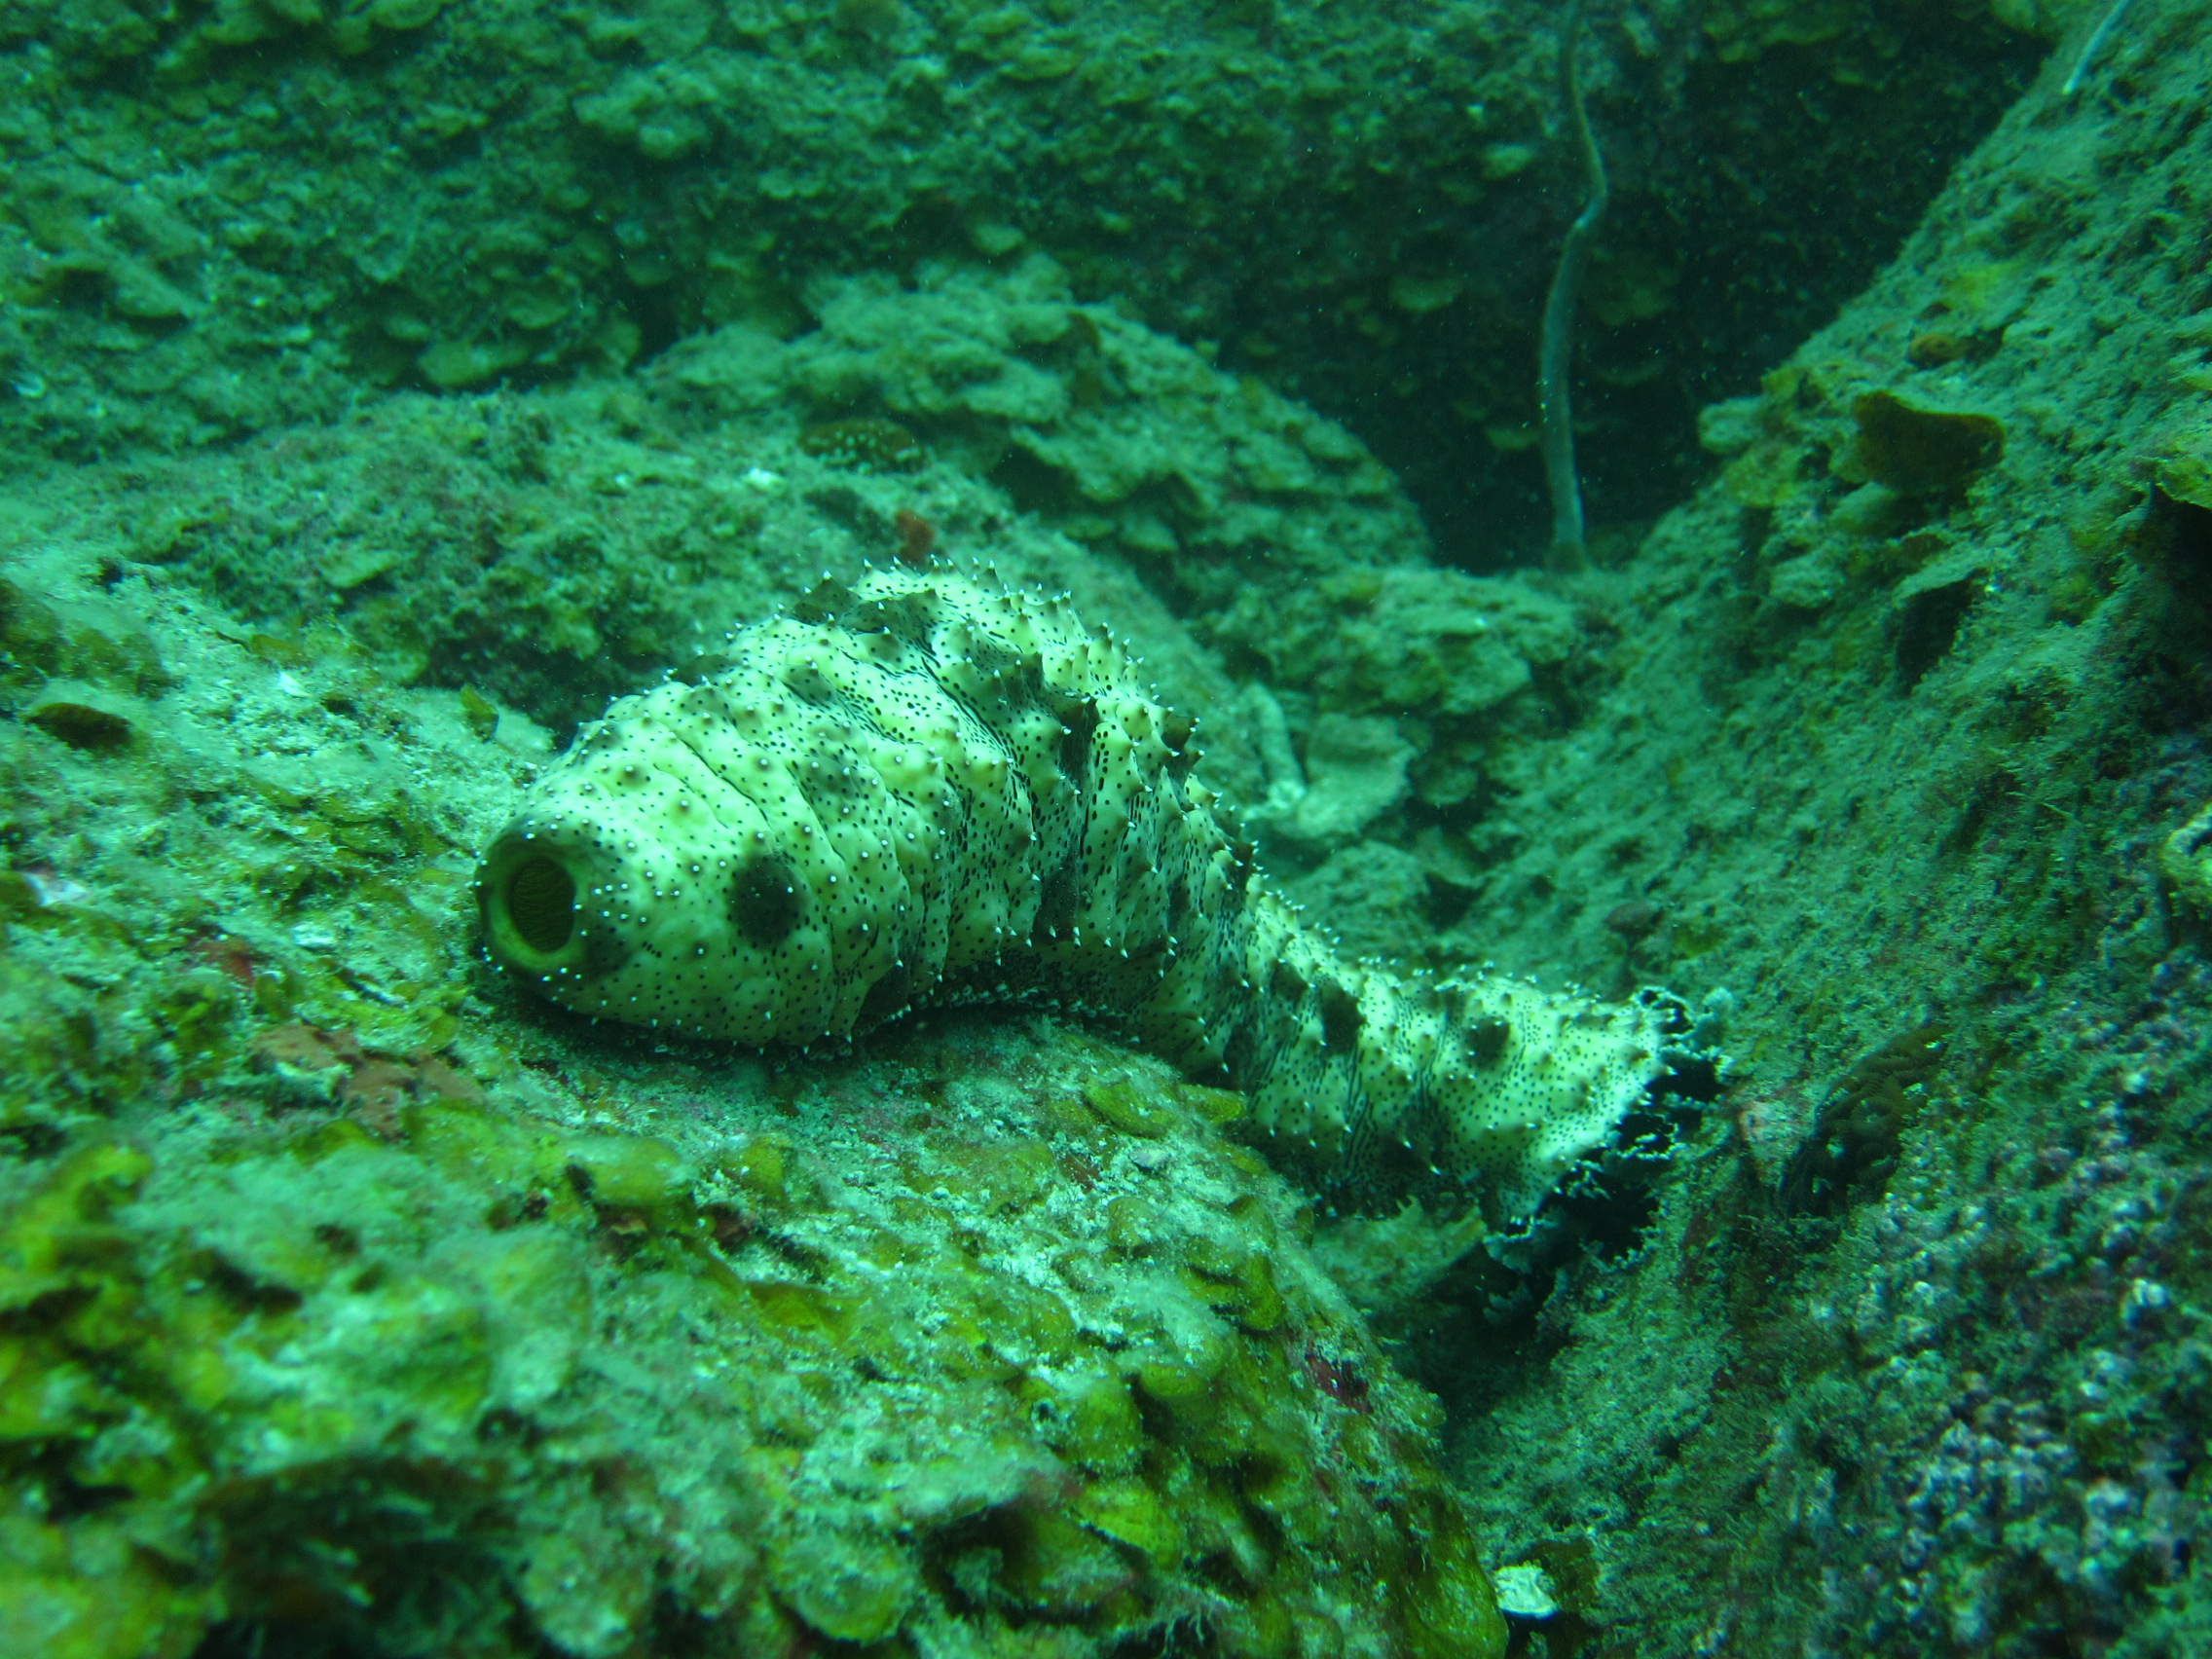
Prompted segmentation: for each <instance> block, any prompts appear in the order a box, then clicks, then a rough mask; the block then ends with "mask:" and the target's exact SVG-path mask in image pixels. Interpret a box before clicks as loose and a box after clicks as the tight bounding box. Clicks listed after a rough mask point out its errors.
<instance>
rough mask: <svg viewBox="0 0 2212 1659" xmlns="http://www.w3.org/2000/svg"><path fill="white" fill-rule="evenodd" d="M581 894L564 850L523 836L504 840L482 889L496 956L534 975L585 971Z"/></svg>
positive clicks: (488, 937) (487, 865) (487, 934)
mask: <svg viewBox="0 0 2212 1659" xmlns="http://www.w3.org/2000/svg"><path fill="white" fill-rule="evenodd" d="M577 891H578V881H577V876H576V872H575V871H574V870H573V869H572V868H571V866H570V864H569V862H568V861H567V860H565V859H563V857H562V856H561V852H560V849H558V848H555V847H548V846H546V845H544V844H543V843H541V842H537V841H534V840H532V839H530V838H529V837H526V836H523V835H514V834H510V835H507V836H503V837H501V839H500V840H499V842H498V844H497V845H495V846H494V847H493V848H492V850H491V852H490V853H489V854H488V855H487V856H486V858H485V860H484V867H483V872H482V875H481V876H480V878H479V880H478V885H477V892H478V897H479V901H480V903H482V906H483V912H484V940H485V943H486V944H487V945H488V946H490V948H491V951H492V954H493V956H494V957H495V958H496V959H498V961H499V962H500V963H502V964H503V965H504V966H506V967H508V968H511V969H514V970H516V971H517V972H520V973H524V974H532V975H545V974H552V973H558V972H561V971H563V970H567V971H570V972H573V971H574V970H575V969H576V968H578V967H580V966H581V965H582V961H583V934H582V930H581V929H579V928H578V927H577V925H576V894H577Z"/></svg>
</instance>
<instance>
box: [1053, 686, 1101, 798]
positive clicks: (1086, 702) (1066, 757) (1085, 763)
mask: <svg viewBox="0 0 2212 1659" xmlns="http://www.w3.org/2000/svg"><path fill="white" fill-rule="evenodd" d="M1052 712H1053V713H1054V714H1056V715H1058V716H1059V717H1060V724H1061V725H1062V726H1063V727H1065V728H1066V729H1065V730H1064V731H1062V732H1061V734H1060V755H1059V760H1060V770H1061V771H1062V772H1065V773H1066V774H1067V778H1068V782H1070V783H1071V784H1074V785H1075V786H1076V787H1077V788H1078V789H1081V788H1082V787H1083V780H1084V774H1085V773H1087V772H1088V770H1089V769H1090V738H1091V734H1092V733H1093V732H1095V731H1096V730H1097V729H1098V705H1097V703H1096V702H1094V701H1093V700H1092V699H1090V698H1088V697H1077V698H1073V699H1071V700H1069V701H1067V702H1064V703H1062V704H1060V705H1059V706H1058V707H1057V708H1055V709H1054V710H1053V711H1052Z"/></svg>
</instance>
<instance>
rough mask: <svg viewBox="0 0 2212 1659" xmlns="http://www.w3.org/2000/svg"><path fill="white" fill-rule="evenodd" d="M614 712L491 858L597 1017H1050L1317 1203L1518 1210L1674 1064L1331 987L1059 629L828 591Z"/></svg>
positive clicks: (1131, 687) (1558, 1024)
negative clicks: (991, 1010)
mask: <svg viewBox="0 0 2212 1659" xmlns="http://www.w3.org/2000/svg"><path fill="white" fill-rule="evenodd" d="M729 661H730V666H729V667H728V668H726V669H725V670H724V671H722V672H720V673H719V674H716V675H714V676H712V677H710V678H705V679H702V680H700V681H698V682H694V683H685V682H681V681H671V682H668V683H666V684H663V685H660V686H656V687H654V688H653V689H651V690H648V691H645V692H641V693H639V694H637V695H635V696H630V697H625V698H622V699H620V700H619V701H617V702H616V703H614V704H613V705H612V706H611V707H610V708H609V709H608V713H607V716H606V718H605V719H602V720H599V721H597V722H595V723H594V724H591V725H588V726H586V727H585V728H584V729H583V730H582V731H581V732H580V733H579V734H578V737H577V741H576V743H575V744H574V746H573V747H572V748H571V750H570V751H569V753H568V754H566V755H565V756H562V757H561V759H560V760H559V761H558V762H556V763H555V764H554V765H553V766H552V767H551V768H550V769H549V770H548V771H547V773H546V775H545V776H544V777H543V778H542V779H541V780H540V781H539V782H538V783H537V784H536V786H535V788H534V789H533V790H532V792H531V793H530V795H529V796H528V798H527V799H526V800H525V802H524V804H523V807H522V810H521V811H520V812H519V813H518V814H517V815H516V817H515V818H514V820H513V821H512V822H511V823H510V824H509V825H508V826H507V828H506V829H505V830H503V831H502V832H501V833H500V835H499V836H498V839H497V840H495V842H494V843H493V845H492V847H491V849H490V850H489V851H488V852H487V854H486V856H485V861H484V865H483V867H482V869H481V870H480V872H479V880H478V893H479V897H480V901H481V903H482V908H483V915H484V925H485V935H486V940H487V942H488V944H489V947H490V949H491V951H492V954H493V955H494V957H495V958H496V959H497V960H498V961H499V962H501V963H502V964H503V965H504V966H505V967H506V968H508V969H509V970H510V971H511V972H513V973H515V974H517V975H518V976H520V977H523V978H524V979H525V980H527V981H528V982H529V983H530V984H532V985H533V986H534V987H535V989H536V990H538V991H539V992H540V993H542V994H543V995H545V996H547V997H549V998H551V999H552V1000H553V1001H555V1002H558V1003H561V1004H563V1005H565V1006H567V1007H569V1008H571V1009H574V1010H576V1011H578V1012H580V1013H583V1014H593V1015H598V1016H602V1017H606V1018H610V1019H617V1020H623V1021H626V1022H629V1023H631V1024H636V1025H645V1026H653V1027H658V1028H660V1029H664V1030H669V1031H673V1032H681V1033H685V1034H689V1035H694V1036H700V1037H716V1038H725V1039H731V1040H734V1041H737V1042H740V1043H746V1044H754V1045H771V1044H799V1045H803V1044H809V1043H813V1042H817V1041H819V1040H822V1039H824V1038H842V1037H849V1036H852V1035H855V1034H857V1033H859V1032H862V1031H865V1030H866V1029H868V1028H869V1027H871V1026H874V1025H877V1024H880V1023H881V1022H882V1021H884V1020H886V1019H889V1018H892V1017H895V1016H896V1015H898V1014H901V1013H903V1012H904V1011H906V1010H907V1009H909V1008H912V1007H915V1006H918V1005H922V1004H931V1003H945V1002H954V1001H968V1002H974V1001H979V1000H998V999H1003V1000H1009V1001H1028V1002H1045V1003H1049V1004H1051V1005H1053V1006H1057V1007H1060V1008H1063V1009H1067V1010H1070V1011H1073V1012H1077V1013H1080V1014H1089V1015H1094V1016H1098V1017H1102V1018H1104V1019H1107V1020H1109V1021H1111V1022H1113V1023H1115V1024H1117V1025H1119V1026H1121V1027H1123V1028H1124V1029H1126V1030H1127V1031H1128V1032H1129V1033H1130V1034H1131V1035H1132V1036H1133V1037H1135V1038H1136V1039H1137V1040H1138V1041H1139V1042H1141V1043H1143V1044H1144V1045H1145V1046H1147V1047H1149V1048H1151V1049H1153V1050H1154V1051H1157V1052H1159V1053H1161V1055H1162V1056H1163V1057H1165V1058H1167V1059H1169V1060H1171V1061H1173V1062H1174V1063H1176V1064H1178V1065H1180V1066H1183V1067H1184V1068H1186V1069H1187V1070H1188V1071H1190V1072H1192V1073H1193V1074H1195V1075H1200V1076H1212V1077H1216V1078H1223V1079H1226V1081H1228V1082H1229V1083H1230V1084H1232V1085H1233V1086H1235V1087H1236V1088H1242V1089H1244V1090H1245V1091H1246V1092H1247V1094H1248V1096H1249V1098H1250V1101H1251V1110H1252V1117H1253V1121H1254V1123H1255V1124H1256V1125H1257V1126H1258V1127H1259V1128H1260V1129H1261V1131H1262V1132H1263V1133H1265V1134H1267V1135H1269V1136H1271V1137H1272V1139H1273V1141H1274V1142H1275V1143H1276V1146H1277V1147H1278V1149H1280V1150H1281V1151H1282V1152H1283V1153H1284V1154H1286V1155H1288V1156H1289V1157H1290V1158H1291V1159H1292V1160H1293V1161H1296V1162H1299V1163H1302V1164H1305V1165H1307V1166H1309V1168H1310V1169H1311V1171H1312V1172H1313V1173H1314V1175H1315V1176H1316V1177H1317V1178H1318V1179H1319V1180H1320V1181H1322V1182H1323V1183H1324V1184H1329V1185H1338V1186H1361V1187H1374V1186H1376V1185H1379V1184H1380V1185H1382V1186H1384V1187H1395V1186H1401V1185H1405V1184H1408V1183H1411V1184H1417V1185H1419V1184H1425V1183H1428V1182H1434V1181H1436V1180H1443V1181H1447V1182H1451V1183H1454V1184H1457V1185H1463V1186H1467V1187H1470V1188H1472V1189H1474V1191H1475V1194H1476V1196H1478V1197H1479V1198H1481V1199H1482V1200H1483V1202H1484V1204H1485V1207H1486V1209H1489V1210H1491V1211H1493V1213H1494V1214H1496V1215H1498V1216H1500V1217H1501V1218H1502V1217H1515V1216H1520V1215H1525V1214H1527V1213H1528V1212H1529V1211H1530V1210H1531V1209H1533V1207H1534V1206H1535V1204H1536V1203H1537V1202H1539V1201H1540V1200H1541V1198H1542V1197H1543V1196H1544V1194H1545V1193H1547V1192H1549V1191H1550V1190H1551V1188H1552V1187H1553V1186H1554V1185H1555V1184H1556V1183H1557V1181H1558V1179H1559V1176H1560V1175H1561V1173H1562V1172H1563V1171H1564V1170H1565V1169H1566V1168H1567V1166H1568V1165H1569V1164H1571V1163H1572V1162H1573V1161H1575V1160H1576V1159H1577V1158H1579V1157H1581V1156H1583V1155H1584V1154H1586V1153H1588V1152H1589V1151H1591V1150H1592V1149H1594V1148H1596V1147H1597V1146H1599V1145H1601V1144H1603V1143H1604V1140H1605V1139H1606V1138H1607V1137H1608V1136H1609V1135H1611V1134H1612V1132H1613V1131H1614V1129H1615V1128H1616V1127H1617V1125H1618V1124H1619V1123H1620V1120H1621V1118H1622V1117H1623V1115H1624V1114H1625V1113H1627V1112H1628V1111H1629V1109H1630V1108H1631V1107H1632V1106H1633V1105H1634V1104H1635V1103H1636V1102H1637V1101H1638V1100H1639V1099H1640V1098H1641V1096H1642V1095H1643V1093H1644V1091H1645V1089H1646V1088H1647V1087H1648V1085H1649V1084H1650V1082H1651V1081H1652V1079H1653V1078H1654V1077H1655V1076H1656V1075H1657V1074H1658V1072H1659V1070H1660V1068H1661V1059H1660V1034H1659V1029H1658V1019H1659V1015H1658V1014H1657V1012H1656V1011H1655V1009H1654V1008H1653V1007H1651V1006H1649V1005H1648V1004H1646V1003H1643V1002H1637V1003H1629V1004H1622V1005H1609V1006H1608V1005H1601V1004H1599V1003H1596V1002H1594V1001H1591V1000H1590V999H1588V998H1584V997H1580V996H1562V995H1557V994H1553V993H1549V992H1545V991H1542V990H1539V989H1538V988H1536V987H1534V986H1532V985H1530V984H1527V983H1524V982H1520V981H1516V980H1512V979H1507V978H1503V977H1475V978H1465V979H1456V980H1446V981H1435V980H1428V979H1418V980H1417V979H1408V978H1405V977H1399V976H1398V975H1395V974H1393V973H1391V972H1388V971H1386V970H1383V969H1381V968H1378V967H1375V966H1372V965H1361V964H1353V963H1349V962H1346V961H1344V960H1341V959H1340V958H1339V956H1338V954H1337V952H1336V951H1335V950H1334V949H1333V947H1332V946H1331V945H1330V944H1329V943H1328V942H1327V941H1326V940H1323V939H1322V938H1321V937H1320V936H1318V935H1317V934H1315V933H1314V932H1312V931H1311V930H1309V929H1308V928H1306V927H1304V926H1303V925H1302V924H1301V922H1300V919H1299V917H1298V915H1297V914H1296V912H1294V911H1293V910H1292V909H1291V908H1290V906H1289V905H1287V904H1286V903H1284V902H1283V901H1282V900H1281V899H1279V898H1278V897H1276V896H1275V894H1274V893H1273V892H1272V890H1271V889H1270V888H1269V887H1268V885H1267V884H1266V881H1265V879H1264V878H1263V876H1262V875H1261V873H1260V872H1259V870H1258V869H1257V867H1256V866H1255V865H1254V862H1253V858H1252V850H1251V848H1250V847H1249V846H1248V845H1246V844H1245V843H1243V842H1242V841H1240V840H1239V839H1237V838H1236V837H1235V834H1234V833H1233V831H1232V830H1230V829H1229V828H1228V827H1226V825H1225V822H1224V819H1223V816H1222V815H1221V814H1220V813H1219V812H1218V811H1217V809H1216V803H1215V798H1214V796H1213V795H1212V793H1210V792H1209V791H1208V790H1207V789H1206V788H1205V786H1204V785H1203V784H1202V783H1201V782H1200V781H1199V780H1198V778H1197V777H1196V776H1195V775H1194V773H1193V764H1194V762H1195V760H1196V758H1197V751H1196V749H1195V748H1194V747H1193V746H1192V743H1191V732H1192V726H1191V722H1190V721H1188V720H1186V719H1182V718H1180V717H1178V716H1176V715H1174V714H1173V713H1171V712H1169V711H1167V710H1164V709H1162V708H1161V706H1160V705H1159V704H1158V703H1156V702H1155V701H1153V700H1152V698H1151V697H1150V696H1149V695H1147V694H1146V692H1145V691H1144V690H1143V689H1142V687H1141V686H1140V684H1139V682H1138V680H1137V677H1136V674H1135V672H1134V668H1133V665H1132V664H1131V663H1130V661H1129V659H1128V657H1127V655H1126V653H1125V652H1124V650H1122V649H1121V647H1120V646H1118V645H1115V644H1114V643H1113V641H1112V640H1111V639H1110V638H1109V637H1108V636H1107V635H1106V634H1104V633H1103V632H1102V631H1089V630H1086V629H1084V628H1083V627H1082V626H1081V625H1080V624H1079V623H1078V622H1077V621H1076V619H1075V618H1074V617H1073V616H1072V615H1071V614H1070V613H1069V611H1068V609H1067V608H1066V606H1065V605H1064V603H1061V602H1057V601H1052V600H1041V599H1036V598H1032V597H1028V596H1023V595H1017V594H1012V593H1003V592H996V591H992V590H990V589H988V588H985V587H983V586H981V585H978V584H977V583H974V582H971V581H968V580H965V579H963V578H960V577H956V576H952V575H947V574H930V575H924V574H922V573H919V572H906V571H883V572H876V573H873V574H871V575H870V576H868V577H867V578H866V580H865V581H864V582H863V583H862V584H861V585H860V587H859V589H858V590H857V591H850V590H845V589H841V588H834V587H831V586H830V585H828V584H826V585H825V587H824V588H823V589H820V590H817V592H816V594H814V595H813V596H810V598H809V601H808V602H807V603H806V604H805V605H803V606H801V607H800V608H798V609H797V610H796V611H795V612H793V614H789V615H784V616H779V617H776V618H774V619H772V620H769V621H765V622H762V623H759V624H757V625H756V626H754V627H752V628H749V629H746V630H744V631H743V632H742V633H740V634H739V635H737V636H736V637H735V638H734V639H733V641H732V644H731V649H730V653H729Z"/></svg>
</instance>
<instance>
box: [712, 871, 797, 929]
mask: <svg viewBox="0 0 2212 1659" xmlns="http://www.w3.org/2000/svg"><path fill="white" fill-rule="evenodd" d="M798 912H799V894H798V882H797V879H796V878H795V877H794V876H793V874H792V871H791V866H789V865H787V864H785V863H784V862H783V860H781V859H765V858H764V859H753V860H750V861H748V862H747V863H746V864H745V866H743V867H742V868H740V869H739V870H738V872H737V874H736V875H735V876H733V877H732V878H731V879H730V884H729V918H730V920H731V921H732V922H733V923H735V924H736V927H737V932H738V937H739V938H741V939H743V940H745V941H746V943H748V944H750V945H753V946H755V947H756V948H757V949H760V950H772V949H774V948H775V947H776V946H777V945H779V944H781V943H783V942H784V940H787V939H789V938H791V936H792V930H793V928H795V927H797V926H798Z"/></svg>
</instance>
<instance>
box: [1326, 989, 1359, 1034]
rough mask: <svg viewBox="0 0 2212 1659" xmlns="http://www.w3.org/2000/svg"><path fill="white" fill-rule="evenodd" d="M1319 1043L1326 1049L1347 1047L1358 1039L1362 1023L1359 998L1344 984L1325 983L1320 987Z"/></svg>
mask: <svg viewBox="0 0 2212 1659" xmlns="http://www.w3.org/2000/svg"><path fill="white" fill-rule="evenodd" d="M1320 1000H1321V1043H1322V1046H1323V1047H1324V1048H1328V1049H1332V1050H1334V1049H1348V1048H1350V1047H1351V1046H1352V1045H1353V1044H1354V1043H1357V1042H1358V1041H1359V1028H1360V1025H1361V1024H1362V1021H1361V1019H1360V1014H1359V999H1358V998H1357V997H1355V996H1353V995H1352V994H1351V993H1350V992H1349V991H1347V990H1346V989H1345V988H1344V986H1342V985H1338V984H1325V985H1323V986H1321V987H1320Z"/></svg>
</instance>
